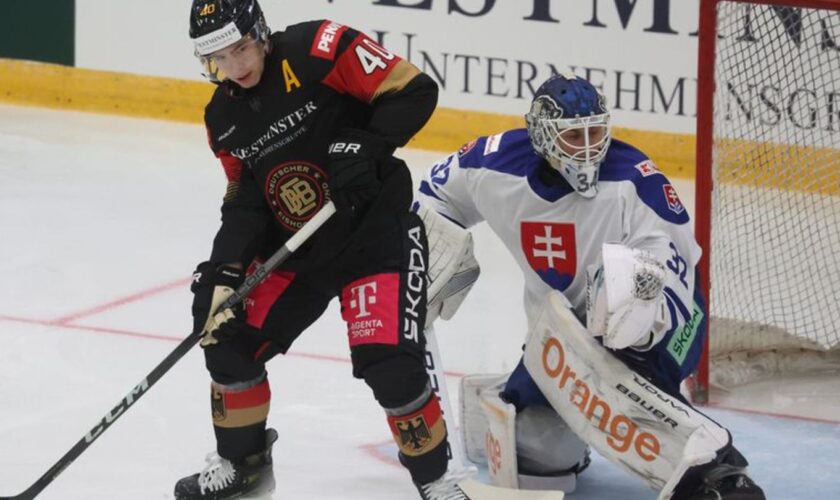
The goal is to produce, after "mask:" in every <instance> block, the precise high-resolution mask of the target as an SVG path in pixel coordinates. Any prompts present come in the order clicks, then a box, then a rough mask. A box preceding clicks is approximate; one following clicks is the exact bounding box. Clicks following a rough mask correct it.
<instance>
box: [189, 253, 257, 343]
mask: <svg viewBox="0 0 840 500" xmlns="http://www.w3.org/2000/svg"><path fill="white" fill-rule="evenodd" d="M244 281H245V271H243V270H241V269H237V268H236V267H233V266H218V267H217V266H216V265H215V264H213V263H210V262H202V263H201V264H199V265H198V267H197V268H196V270H195V272H194V273H193V283H192V286H191V287H190V290H192V293H193V295H194V296H193V304H192V314H193V331H194V332H197V331H200V332H202V338H201V347H207V346H210V345H213V344H216V343H218V342H219V340H223V339H224V338H225V337H226V336H229V334H232V333H233V331H231V330H230V329H228V328H226V329H224V330H222V329H221V328H220V326H221V325H225V324H227V323H231V324H235V323H243V324H244V322H245V310H244V308H243V306H242V304H238V305H237V306H235V307H234V308H233V310H230V309H227V310H225V311H216V309H217V308H218V307H219V305H220V304H221V303H222V302H224V301H225V300H227V298H228V297H230V296H231V294H233V291H234V290H236V289H237V288H239V286H240V285H241V284H242V282H244ZM211 311H212V312H214V313H215V314H214V315H213V316H212V317H211V316H210V313H211Z"/></svg>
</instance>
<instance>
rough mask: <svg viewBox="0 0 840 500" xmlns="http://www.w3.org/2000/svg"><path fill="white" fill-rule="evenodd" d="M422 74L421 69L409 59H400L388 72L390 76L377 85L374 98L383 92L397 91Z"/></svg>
mask: <svg viewBox="0 0 840 500" xmlns="http://www.w3.org/2000/svg"><path fill="white" fill-rule="evenodd" d="M419 74H420V70H419V69H417V67H416V66H414V65H413V64H411V63H410V62H408V61H405V60H400V61H399V62H397V64H395V65H394V69H392V70H391V72H390V73H388V76H386V77H385V79H384V80H382V83H380V84H379V87H377V89H376V92H374V93H373V100H375V99H376V98H377V97H379V96H381V95H382V94H387V93H389V92H397V91H399V90H402V89H404V88H405V86H406V85H408V82H410V81H411V80H412V79H413V78H414V77H415V76H417V75H419Z"/></svg>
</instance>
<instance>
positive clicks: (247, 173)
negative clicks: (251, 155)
mask: <svg viewBox="0 0 840 500" xmlns="http://www.w3.org/2000/svg"><path fill="white" fill-rule="evenodd" d="M213 137H214V135H213V133H212V131H211V128H210V127H209V126H208V139H209V142H210V148H211V149H212V150H213V152H214V153H215V155H216V157H217V158H219V160H220V161H221V163H222V167H223V168H224V172H225V176H226V178H227V182H228V183H227V190H226V191H225V196H224V199H223V201H222V208H221V212H222V225H221V227H220V228H219V231H218V232H217V233H216V238H215V239H214V240H213V250H212V252H211V255H210V261H211V262H216V263H219V264H225V263H233V262H241V263H243V264H246V265H247V264H248V263H249V262H250V261H251V260H252V259H253V257H254V255H255V253H256V248H257V246H258V245H259V243H260V241H261V239H262V237H263V235H264V234H265V230H266V227H267V225H268V224H270V220H271V219H270V211H269V210H268V209H267V206H266V203H265V199H264V198H263V195H262V191H261V190H260V187H259V185H258V184H257V181H256V179H255V178H254V175H253V173H252V172H251V170H250V169H249V168H247V167H246V166H245V164H244V163H243V162H242V160H240V159H239V158H237V157H235V156H234V155H233V154H231V153H230V152H229V151H226V150H224V149H220V148H219V147H218V145H216V144H215V142H214V140H213Z"/></svg>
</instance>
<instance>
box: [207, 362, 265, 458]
mask: <svg viewBox="0 0 840 500" xmlns="http://www.w3.org/2000/svg"><path fill="white" fill-rule="evenodd" d="M243 385H245V386H246V387H244V388H243V387H241V386H243ZM211 394H212V396H211V406H212V410H213V429H214V431H215V433H216V446H217V452H218V453H219V455H220V456H222V457H224V458H226V459H228V460H230V461H232V462H238V461H240V460H242V459H243V458H244V457H246V456H248V455H252V454H254V453H257V452H259V451H262V450H263V449H264V448H265V424H266V420H267V419H268V409H269V401H270V399H271V389H269V386H268V380H265V379H264V380H262V381H261V382H259V383H257V384H256V385H251V386H247V384H237V385H236V386H222V385H218V384H211Z"/></svg>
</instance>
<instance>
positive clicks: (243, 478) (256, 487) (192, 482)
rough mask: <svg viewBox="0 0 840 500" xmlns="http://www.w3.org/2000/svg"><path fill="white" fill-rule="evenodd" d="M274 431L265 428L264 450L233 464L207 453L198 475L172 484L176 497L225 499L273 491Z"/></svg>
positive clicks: (192, 499)
mask: <svg viewBox="0 0 840 500" xmlns="http://www.w3.org/2000/svg"><path fill="white" fill-rule="evenodd" d="M275 441H277V431H275V430H274V429H267V430H266V431H265V450H263V451H261V452H259V453H255V454H253V455H250V456H248V457H245V459H244V460H243V461H242V462H239V463H232V462H231V461H229V460H227V459H224V458H222V457H220V456H219V455H218V454H217V453H215V452H214V453H211V454H209V455H207V466H206V467H205V468H204V470H203V471H201V472H200V473H198V474H193V475H191V476H187V477H185V478H183V479H181V480H180V481H178V484H176V485H175V498H176V499H177V500H228V499H232V498H258V497H261V496H263V495H268V494H270V493H271V492H272V491H274V469H273V468H272V462H271V447H272V445H274V442H275Z"/></svg>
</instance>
